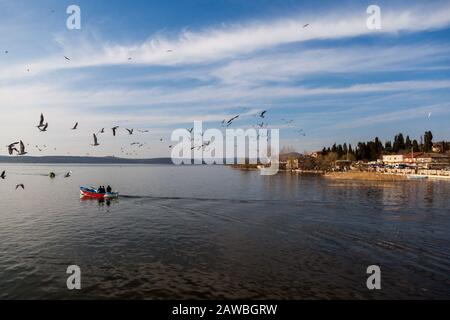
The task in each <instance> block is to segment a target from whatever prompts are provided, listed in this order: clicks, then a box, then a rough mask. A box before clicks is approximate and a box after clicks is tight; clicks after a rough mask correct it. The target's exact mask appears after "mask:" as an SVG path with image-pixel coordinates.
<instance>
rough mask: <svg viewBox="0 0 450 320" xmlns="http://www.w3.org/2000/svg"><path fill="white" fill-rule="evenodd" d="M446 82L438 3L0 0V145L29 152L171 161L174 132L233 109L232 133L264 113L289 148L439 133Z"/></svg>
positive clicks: (438, 136)
mask: <svg viewBox="0 0 450 320" xmlns="http://www.w3.org/2000/svg"><path fill="white" fill-rule="evenodd" d="M73 4H74V5H78V6H79V7H80V9H81V29H79V30H69V29H68V28H67V27H66V20H67V18H68V17H69V14H67V13H66V9H67V7H68V6H69V5H73ZM371 4H376V5H378V6H379V7H380V9H381V29H369V28H368V27H367V25H366V20H367V18H368V17H369V14H367V12H366V9H367V7H368V6H369V5H371ZM306 24H308V26H306V27H303V26H304V25H306ZM65 56H66V57H68V58H69V59H70V60H67V59H65ZM130 58H131V60H130ZM449 89H450V1H378V2H376V3H374V2H371V1H339V2H335V1H320V4H318V3H317V1H294V0H285V1H281V0H271V1H268V0H248V1H243V0H239V1H238V0H214V1H213V0H208V1H207V0H189V1H182V0H178V1H176V0H169V1H148V0H147V1H145V0H133V1H118V0H112V1H111V0H110V1H100V0H97V1H88V0H86V1H84V0H83V1H80V0H72V1H61V0H53V1H51V0H41V1H32V0H0V108H1V117H0V140H1V141H0V143H2V144H3V145H4V146H6V145H7V144H9V143H11V142H15V141H17V140H19V139H21V140H23V141H24V142H25V143H26V144H27V148H28V152H29V154H30V155H35V156H41V155H68V154H70V155H91V156H111V155H115V156H123V157H136V158H151V157H165V156H170V149H169V145H172V144H174V143H175V142H171V141H170V136H171V133H172V131H173V130H175V129H178V128H191V127H192V126H193V121H203V126H204V128H205V129H207V128H220V126H221V122H222V120H223V119H229V118H231V117H233V116H235V115H237V114H239V115H240V117H239V118H238V119H237V120H236V121H235V122H234V123H233V125H232V128H243V129H245V128H249V127H251V126H252V125H255V124H257V123H261V121H264V122H265V123H266V124H267V125H268V128H278V129H280V138H281V142H280V145H281V146H291V147H293V148H295V149H296V150H297V151H299V152H303V151H315V150H321V149H322V148H323V147H324V146H330V145H332V144H333V143H335V142H337V143H344V142H347V143H351V144H356V143H357V142H358V141H367V140H372V139H373V138H374V137H379V138H380V139H381V140H382V141H386V140H388V139H392V138H393V136H394V135H395V134H397V133H399V132H402V133H404V134H405V135H407V134H408V135H410V136H411V137H412V138H416V139H420V136H421V135H422V134H423V132H424V131H426V130H431V131H432V132H433V135H434V137H435V140H443V139H447V140H450V126H449V123H450V121H449V120H450V90H449ZM263 110H267V113H266V117H265V118H264V119H261V118H259V117H258V114H259V113H260V112H262V111H263ZM41 113H44V115H45V117H46V121H48V123H49V128H48V131H47V132H42V133H41V132H39V130H38V129H37V128H36V125H37V124H38V122H39V116H40V114H41ZM285 120H292V122H290V123H286V122H287V121H285ZM75 122H79V127H78V129H77V130H70V128H71V127H72V126H73V125H74V124H75ZM116 125H117V126H120V129H119V133H118V135H117V136H116V137H113V136H112V134H111V130H110V129H109V128H111V127H113V126H116ZM101 128H106V130H105V134H99V135H98V139H99V142H100V146H98V147H95V148H94V147H92V146H91V144H92V143H93V141H92V134H93V133H95V132H98V131H99V130H100V129H101ZM125 128H134V129H136V130H137V129H141V130H148V131H149V132H148V133H141V132H137V131H136V130H135V133H134V134H133V135H128V134H127V132H126V131H125ZM300 130H301V131H300ZM303 133H304V134H303ZM160 139H163V141H160ZM133 142H140V143H145V146H144V147H142V148H137V147H135V146H131V145H130V144H131V143H133ZM36 146H38V147H36ZM44 146H45V147H44ZM38 148H39V149H41V150H42V151H39V149H38ZM6 154H7V149H6V148H3V149H1V150H0V155H6Z"/></svg>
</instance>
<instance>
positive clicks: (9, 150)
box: [7, 142, 20, 156]
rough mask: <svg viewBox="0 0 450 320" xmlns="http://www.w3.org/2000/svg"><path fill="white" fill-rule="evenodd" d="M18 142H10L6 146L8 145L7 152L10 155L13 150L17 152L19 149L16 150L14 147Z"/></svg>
mask: <svg viewBox="0 0 450 320" xmlns="http://www.w3.org/2000/svg"><path fill="white" fill-rule="evenodd" d="M19 143H20V142H14V143H11V144H10V145H8V146H7V147H8V153H9V155H10V156H11V155H12V154H13V151H15V152H17V153H19V150H17V149H16V147H15V146H16V145H17V144H19Z"/></svg>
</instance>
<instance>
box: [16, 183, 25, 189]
mask: <svg viewBox="0 0 450 320" xmlns="http://www.w3.org/2000/svg"><path fill="white" fill-rule="evenodd" d="M19 188H22V189H24V190H25V186H24V185H23V183H21V184H18V185H16V190H17V189H19Z"/></svg>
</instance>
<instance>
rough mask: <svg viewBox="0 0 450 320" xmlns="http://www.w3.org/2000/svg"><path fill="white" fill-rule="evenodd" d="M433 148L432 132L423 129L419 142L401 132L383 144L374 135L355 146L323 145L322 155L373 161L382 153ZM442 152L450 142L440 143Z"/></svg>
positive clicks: (447, 148) (422, 150) (448, 146)
mask: <svg viewBox="0 0 450 320" xmlns="http://www.w3.org/2000/svg"><path fill="white" fill-rule="evenodd" d="M432 149H433V134H432V132H431V131H425V133H424V135H423V136H422V137H421V138H420V142H419V141H417V140H416V139H413V140H411V138H410V137H409V136H408V135H407V136H406V138H405V137H404V135H403V134H402V133H399V134H397V135H396V136H395V137H394V140H388V141H386V142H385V143H384V144H383V143H382V142H381V141H380V139H379V138H378V137H376V138H375V139H374V140H373V141H367V142H358V144H357V145H356V146H355V147H352V145H351V144H347V143H344V144H343V145H341V144H336V143H335V144H333V146H331V147H328V148H326V147H324V148H323V150H322V155H323V156H326V155H328V154H330V153H334V154H336V155H337V158H339V159H348V160H368V161H375V160H377V159H379V158H380V157H381V156H382V155H383V154H392V153H399V152H411V151H414V152H431V151H432ZM442 149H443V150H442V152H446V151H449V150H450V142H443V143H442Z"/></svg>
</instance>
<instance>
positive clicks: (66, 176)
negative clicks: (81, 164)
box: [64, 171, 72, 178]
mask: <svg viewBox="0 0 450 320" xmlns="http://www.w3.org/2000/svg"><path fill="white" fill-rule="evenodd" d="M71 175H72V171H69V172H67V173H66V174H65V175H64V178H69V177H70V176H71Z"/></svg>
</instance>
